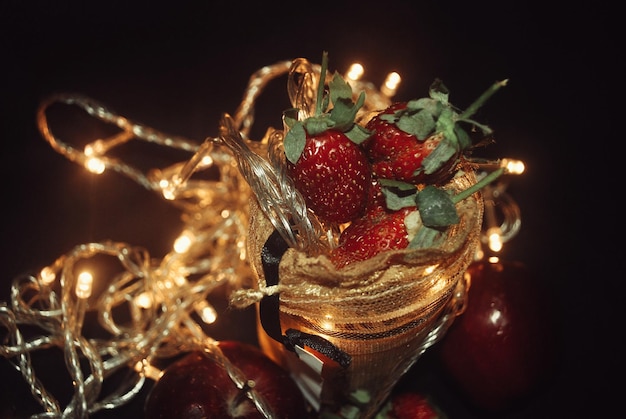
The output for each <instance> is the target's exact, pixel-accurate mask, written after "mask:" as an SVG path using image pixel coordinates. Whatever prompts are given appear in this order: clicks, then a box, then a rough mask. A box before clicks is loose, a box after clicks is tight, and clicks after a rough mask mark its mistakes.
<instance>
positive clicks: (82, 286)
mask: <svg viewBox="0 0 626 419" xmlns="http://www.w3.org/2000/svg"><path fill="white" fill-rule="evenodd" d="M92 284H93V276H92V275H91V273H89V272H87V271H84V272H81V273H80V274H79V275H78V280H77V281H76V296H77V297H78V298H89V296H91V287H92Z"/></svg>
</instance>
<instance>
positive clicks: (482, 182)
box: [451, 167, 504, 204]
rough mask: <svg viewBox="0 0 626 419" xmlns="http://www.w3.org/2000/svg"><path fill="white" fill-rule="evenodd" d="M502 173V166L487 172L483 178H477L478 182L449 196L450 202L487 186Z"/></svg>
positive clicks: (460, 199) (459, 200)
mask: <svg viewBox="0 0 626 419" xmlns="http://www.w3.org/2000/svg"><path fill="white" fill-rule="evenodd" d="M503 173H504V168H503V167H500V168H499V169H497V170H494V171H493V172H491V173H489V174H488V175H487V176H485V177H484V178H482V179H481V180H479V181H478V182H476V183H475V184H473V185H472V186H470V187H469V188H467V189H465V190H464V191H461V192H459V193H458V194H456V195H454V196H453V197H452V198H451V199H452V202H453V203H455V204H456V203H457V202H461V201H462V200H464V199H465V198H467V197H468V196H470V195H472V194H473V193H474V192H477V191H479V190H480V189H482V188H484V187H485V186H487V185H488V184H490V183H491V182H493V181H494V180H496V179H497V178H499V177H500V176H501V175H502V174H503Z"/></svg>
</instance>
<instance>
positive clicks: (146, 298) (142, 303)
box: [135, 292, 152, 308]
mask: <svg viewBox="0 0 626 419" xmlns="http://www.w3.org/2000/svg"><path fill="white" fill-rule="evenodd" d="M135 304H136V305H137V306H138V307H141V308H150V307H151V306H152V295H151V294H149V293H147V292H142V293H141V294H139V295H138V296H136V297H135Z"/></svg>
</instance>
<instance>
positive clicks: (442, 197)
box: [416, 185, 460, 228]
mask: <svg viewBox="0 0 626 419" xmlns="http://www.w3.org/2000/svg"><path fill="white" fill-rule="evenodd" d="M416 203H417V208H418V209H419V212H420V216H421V217H422V222H423V223H424V225H425V226H426V227H433V228H437V227H447V226H449V225H452V224H457V223H458V222H459V221H460V219H459V215H458V214H457V212H456V207H455V206H454V202H453V201H452V198H451V197H450V195H449V194H448V192H446V191H445V190H443V189H440V188H437V187H435V186H433V185H427V186H426V187H424V189H422V190H421V191H420V192H419V193H418V194H417V198H416Z"/></svg>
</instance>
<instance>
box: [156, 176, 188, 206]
mask: <svg viewBox="0 0 626 419" xmlns="http://www.w3.org/2000/svg"><path fill="white" fill-rule="evenodd" d="M182 183H183V182H182V180H181V178H180V177H179V176H174V177H173V178H172V180H171V181H169V180H167V179H161V180H160V181H159V186H160V187H161V191H162V192H161V193H162V194H163V198H165V199H167V200H168V201H173V200H174V199H176V190H177V189H178V188H179V187H180V185H181V184H182Z"/></svg>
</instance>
